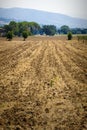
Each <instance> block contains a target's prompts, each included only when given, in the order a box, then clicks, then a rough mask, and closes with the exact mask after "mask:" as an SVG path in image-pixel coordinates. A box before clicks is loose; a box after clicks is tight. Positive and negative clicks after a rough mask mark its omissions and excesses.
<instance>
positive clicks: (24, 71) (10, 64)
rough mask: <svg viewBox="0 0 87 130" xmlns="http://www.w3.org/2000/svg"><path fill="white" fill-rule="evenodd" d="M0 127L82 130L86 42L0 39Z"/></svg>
mask: <svg viewBox="0 0 87 130" xmlns="http://www.w3.org/2000/svg"><path fill="white" fill-rule="evenodd" d="M0 130H87V43H86V42H85V43H81V42H78V41H77V40H76V39H74V40H71V41H67V39H66V38H65V37H30V38H29V39H27V40H26V41H22V39H21V40H20V39H14V40H13V41H6V40H5V39H4V40H3V39H0Z"/></svg>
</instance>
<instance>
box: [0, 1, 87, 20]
mask: <svg viewBox="0 0 87 130" xmlns="http://www.w3.org/2000/svg"><path fill="white" fill-rule="evenodd" d="M0 7H4V8H11V7H23V8H32V9H38V10H45V11H50V12H58V13H62V14H67V15H69V16H73V17H79V18H85V19H87V0H0Z"/></svg>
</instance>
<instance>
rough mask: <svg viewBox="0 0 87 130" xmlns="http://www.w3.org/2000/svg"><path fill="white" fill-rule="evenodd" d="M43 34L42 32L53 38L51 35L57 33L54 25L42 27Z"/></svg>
mask: <svg viewBox="0 0 87 130" xmlns="http://www.w3.org/2000/svg"><path fill="white" fill-rule="evenodd" d="M43 32H44V33H45V34H46V35H50V36H53V35H55V34H56V32H57V30H56V26H54V25H44V26H43Z"/></svg>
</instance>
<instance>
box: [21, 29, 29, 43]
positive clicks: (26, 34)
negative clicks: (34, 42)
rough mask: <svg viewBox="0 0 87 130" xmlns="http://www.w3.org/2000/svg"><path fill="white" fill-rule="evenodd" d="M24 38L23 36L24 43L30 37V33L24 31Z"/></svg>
mask: <svg viewBox="0 0 87 130" xmlns="http://www.w3.org/2000/svg"><path fill="white" fill-rule="evenodd" d="M22 36H23V38H24V41H25V39H26V38H27V37H28V32H27V31H24V32H23V33H22Z"/></svg>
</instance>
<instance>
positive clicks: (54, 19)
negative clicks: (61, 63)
mask: <svg viewBox="0 0 87 130" xmlns="http://www.w3.org/2000/svg"><path fill="white" fill-rule="evenodd" d="M2 19H3V20H2ZM6 19H9V21H8V22H10V21H11V20H15V21H35V22H38V23H39V24H41V25H43V24H53V25H56V26H57V27H60V26H62V25H68V26H70V27H73V28H75V27H78V28H87V20H84V19H79V18H73V17H70V16H67V15H63V14H59V13H51V12H45V11H40V10H34V9H24V8H7V9H6V8H0V24H5V23H7V22H5V21H6Z"/></svg>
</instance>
